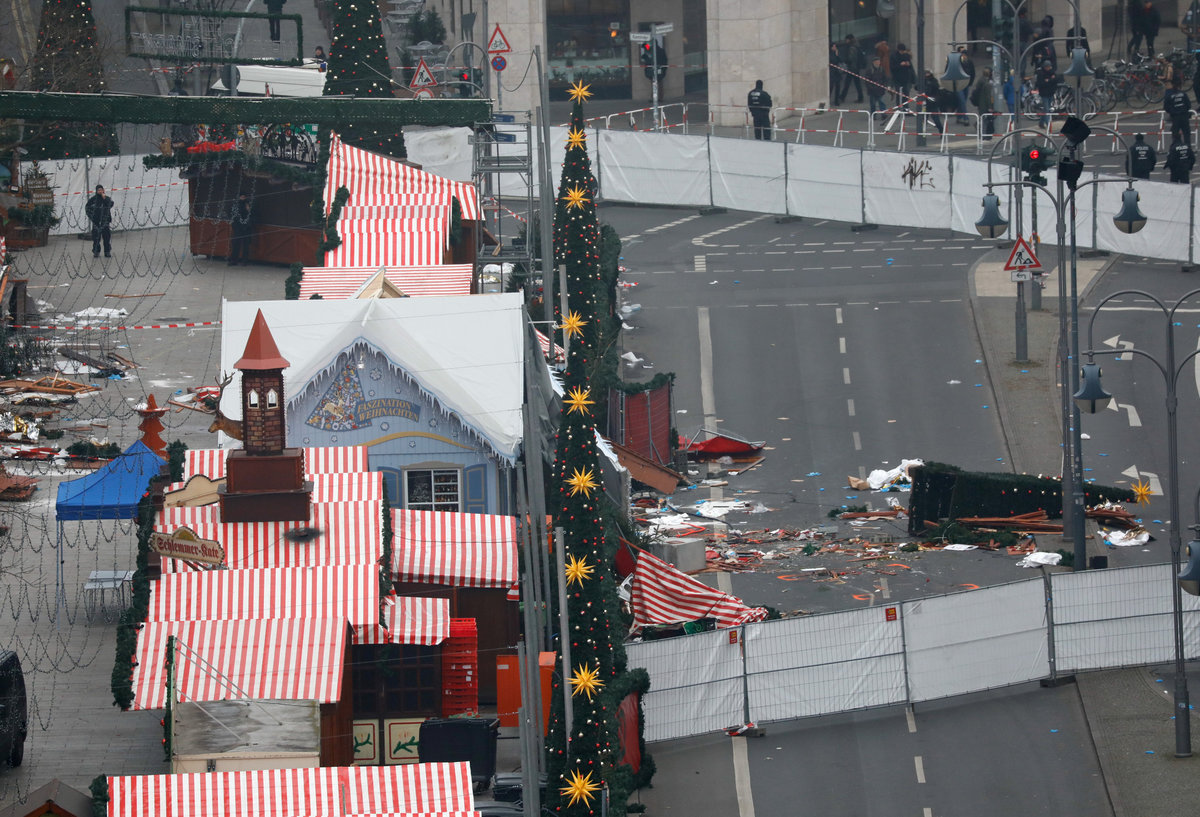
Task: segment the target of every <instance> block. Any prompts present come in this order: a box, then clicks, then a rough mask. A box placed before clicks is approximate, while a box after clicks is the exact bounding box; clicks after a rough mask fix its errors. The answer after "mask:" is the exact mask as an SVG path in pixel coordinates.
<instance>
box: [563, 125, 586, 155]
mask: <svg viewBox="0 0 1200 817" xmlns="http://www.w3.org/2000/svg"><path fill="white" fill-rule="evenodd" d="M586 138H587V137H586V136H585V135H584V133H583V131H581V130H573V131H570V132H568V133H567V149H568V150H570V149H571V148H582V147H583V145H584V140H585V139H586Z"/></svg>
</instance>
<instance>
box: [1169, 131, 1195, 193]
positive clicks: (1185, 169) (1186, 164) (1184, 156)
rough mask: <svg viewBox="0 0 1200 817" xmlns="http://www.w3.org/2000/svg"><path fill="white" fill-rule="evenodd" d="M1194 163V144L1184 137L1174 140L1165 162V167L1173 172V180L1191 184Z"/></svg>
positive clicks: (1177, 182)
mask: <svg viewBox="0 0 1200 817" xmlns="http://www.w3.org/2000/svg"><path fill="white" fill-rule="evenodd" d="M1194 164H1196V153H1195V151H1193V150H1192V146H1191V145H1189V144H1188V143H1187V142H1185V141H1183V140H1182V139H1176V140H1175V141H1173V142H1172V143H1171V148H1170V149H1169V150H1168V151H1167V160H1166V161H1165V162H1163V167H1165V168H1166V169H1167V170H1168V171H1170V173H1171V181H1172V182H1175V183H1176V184H1190V183H1191V173H1192V166H1193V165H1194Z"/></svg>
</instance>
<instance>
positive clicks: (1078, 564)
mask: <svg viewBox="0 0 1200 817" xmlns="http://www.w3.org/2000/svg"><path fill="white" fill-rule="evenodd" d="M1070 152H1071V158H1072V159H1074V158H1075V150H1074V148H1072V149H1071V151H1070ZM1060 184H1061V182H1060ZM1069 198H1070V206H1071V210H1070V213H1071V360H1070V364H1069V365H1070V367H1071V386H1070V389H1071V395H1072V396H1073V395H1074V394H1075V393H1076V392H1077V391H1079V281H1078V276H1077V275H1076V272H1077V267H1078V264H1077V263H1076V262H1077V259H1078V257H1079V256H1078V253H1077V251H1076V246H1075V191H1074V190H1072V191H1071V193H1070V196H1069ZM1061 207H1062V204H1060V208H1061ZM1070 411H1071V539H1072V542H1073V543H1074V554H1075V567H1074V570H1075V571H1076V572H1078V571H1081V570H1087V539H1086V538H1085V534H1086V530H1085V527H1086V521H1085V516H1084V508H1083V504H1084V503H1083V435H1082V429H1081V428H1080V420H1079V406H1078V405H1076V403H1075V401H1074V400H1071V401H1070ZM1064 487H1065V486H1064ZM1063 493H1064V494H1065V493H1066V491H1065V490H1064V491H1063Z"/></svg>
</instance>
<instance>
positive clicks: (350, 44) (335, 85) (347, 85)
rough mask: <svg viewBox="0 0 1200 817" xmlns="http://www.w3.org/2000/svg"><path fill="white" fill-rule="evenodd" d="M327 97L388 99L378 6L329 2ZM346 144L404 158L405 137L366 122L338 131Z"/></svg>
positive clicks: (355, 0) (362, 0)
mask: <svg viewBox="0 0 1200 817" xmlns="http://www.w3.org/2000/svg"><path fill="white" fill-rule="evenodd" d="M325 95H326V96H356V97H391V96H392V69H391V68H390V67H389V65H388V56H387V43H385V42H384V40H383V26H382V24H381V22H380V19H379V7H378V6H377V5H376V4H375V3H374V2H367V0H334V3H333V44H332V45H331V46H330V47H329V70H328V71H327V72H326V75H325ZM337 131H338V134H339V135H340V136H341V137H342V141H343V142H345V143H346V144H348V145H354V146H355V147H360V148H363V149H364V150H371V151H374V152H376V153H382V154H385V155H387V156H393V157H395V158H397V159H403V158H405V157H406V156H407V155H408V154H407V153H406V151H405V149H404V135H403V134H402V133H400V132H399V131H396V132H392V131H390V130H381V129H380V127H379V126H378V125H375V124H371V123H357V122H356V123H353V124H345V125H342V126H341V127H340V128H338V129H337Z"/></svg>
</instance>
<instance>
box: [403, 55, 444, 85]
mask: <svg viewBox="0 0 1200 817" xmlns="http://www.w3.org/2000/svg"><path fill="white" fill-rule="evenodd" d="M435 85H437V80H436V79H434V78H433V72H432V71H430V70H429V66H428V65H426V64H425V58H424V57H422V58H421V59H420V60H419V61H418V62H417V70H416V71H414V72H413V78H412V82H410V83H408V87H409V88H412V89H413V90H414V91H415V90H416V89H418V88H432V87H433V86H435Z"/></svg>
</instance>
